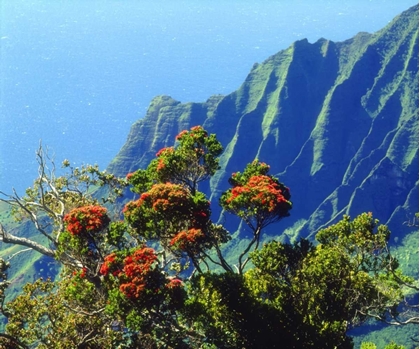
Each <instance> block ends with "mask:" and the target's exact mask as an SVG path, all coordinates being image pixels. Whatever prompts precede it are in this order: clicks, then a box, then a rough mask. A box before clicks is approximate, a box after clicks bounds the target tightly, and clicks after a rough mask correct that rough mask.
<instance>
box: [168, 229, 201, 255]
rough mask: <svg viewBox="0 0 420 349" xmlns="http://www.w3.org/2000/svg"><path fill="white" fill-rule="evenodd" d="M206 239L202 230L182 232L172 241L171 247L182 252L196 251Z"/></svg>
mask: <svg viewBox="0 0 420 349" xmlns="http://www.w3.org/2000/svg"><path fill="white" fill-rule="evenodd" d="M204 237H205V235H204V233H203V231H202V230H201V229H196V228H191V229H188V230H187V231H185V230H184V231H181V232H180V233H178V234H177V235H175V237H174V238H173V239H172V240H171V241H170V245H171V246H173V247H175V248H176V249H178V250H181V251H191V250H194V249H195V248H196V247H197V246H198V245H199V244H200V242H201V240H202V239H203V238H204Z"/></svg>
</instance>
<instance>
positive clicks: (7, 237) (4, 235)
mask: <svg viewBox="0 0 420 349" xmlns="http://www.w3.org/2000/svg"><path fill="white" fill-rule="evenodd" d="M0 241H3V242H4V243H6V244H16V245H21V246H26V247H29V248H31V249H33V250H35V251H37V252H39V253H41V254H43V255H45V256H48V257H52V258H55V252H54V251H53V250H52V249H49V248H46V247H45V246H43V245H41V244H39V243H37V242H35V241H32V240H29V239H26V238H22V237H18V236H15V235H12V234H10V233H8V232H7V231H6V230H5V229H4V227H3V225H2V224H1V223H0Z"/></svg>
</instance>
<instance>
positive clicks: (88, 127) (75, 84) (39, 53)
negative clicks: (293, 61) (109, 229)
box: [0, 0, 416, 192]
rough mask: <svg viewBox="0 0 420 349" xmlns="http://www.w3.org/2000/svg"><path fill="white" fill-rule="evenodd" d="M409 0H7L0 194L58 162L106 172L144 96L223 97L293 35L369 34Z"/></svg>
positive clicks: (2, 26)
mask: <svg viewBox="0 0 420 349" xmlns="http://www.w3.org/2000/svg"><path fill="white" fill-rule="evenodd" d="M415 4H416V1H414V0H399V1H395V0H370V1H367V0H352V1H350V0H349V1H345V2H343V1H338V0H335V1H334V0H318V1H313V0H259V1H257V0H254V1H251V0H248V1H246V0H243V1H235V0H224V1H222V0H201V1H193V0H189V1H176V0H167V1H164V0H156V1H153V2H152V1H142V0H137V1H134V0H125V1H124V0H119V1H118V0H101V1H99V0H89V1H87V0H49V1H48V0H44V1H40V0H37V1H33V0H2V2H1V3H0V16H1V17H0V130H1V131H0V132H1V133H0V190H1V191H5V192H11V189H12V187H14V188H15V189H16V190H17V191H18V192H23V190H24V189H25V188H26V187H28V186H30V185H31V183H32V180H33V179H34V178H35V177H36V173H37V169H36V167H37V166H36V162H35V151H36V149H37V148H38V146H39V143H40V141H42V144H43V145H44V146H47V147H48V148H50V154H55V159H56V162H57V164H59V163H61V161H62V160H63V159H69V160H71V162H72V163H74V164H76V165H81V164H83V163H97V164H99V165H100V166H101V168H105V167H106V166H107V164H108V163H109V162H110V160H111V159H112V158H113V157H114V156H115V155H116V154H117V152H118V150H119V149H120V148H121V146H122V145H123V144H124V142H125V140H126V136H127V134H128V132H129V128H130V126H131V125H132V124H133V123H134V122H135V121H136V120H138V119H139V118H141V117H143V116H144V114H145V112H146V109H147V106H148V104H149V102H150V100H151V99H152V98H153V97H154V96H156V95H160V94H167V95H170V96H172V97H173V98H175V99H178V100H180V101H182V102H188V101H194V102H201V101H204V100H206V99H207V98H208V97H209V96H211V95H213V94H228V93H230V92H232V91H234V90H236V89H237V88H238V87H239V86H240V84H241V83H242V82H243V81H244V79H245V77H246V75H247V74H248V72H249V71H250V69H251V67H252V65H253V64H254V63H255V62H262V61H264V60H265V59H267V58H268V57H269V56H270V55H272V54H274V53H276V52H278V51H280V50H282V49H285V48H287V47H288V46H289V45H290V44H291V43H292V42H294V41H296V40H300V39H303V38H307V39H308V40H309V41H310V42H314V41H316V40H318V39H319V38H321V37H324V38H327V39H330V40H334V41H343V40H346V39H348V38H351V37H352V36H354V35H355V34H356V33H358V32H360V31H366V32H375V31H377V30H379V29H381V28H382V27H384V26H385V25H386V24H387V23H388V22H389V21H391V20H392V19H393V18H394V17H395V16H396V15H398V14H399V13H401V12H402V11H404V10H406V9H408V8H409V7H410V6H413V5H415Z"/></svg>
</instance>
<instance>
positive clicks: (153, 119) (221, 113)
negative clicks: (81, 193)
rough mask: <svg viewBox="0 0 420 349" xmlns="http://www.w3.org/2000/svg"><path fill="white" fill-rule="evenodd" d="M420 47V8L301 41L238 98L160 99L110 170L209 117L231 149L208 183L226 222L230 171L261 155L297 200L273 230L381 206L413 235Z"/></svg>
mask: <svg viewBox="0 0 420 349" xmlns="http://www.w3.org/2000/svg"><path fill="white" fill-rule="evenodd" d="M418 51H419V47H418V6H414V7H412V8H410V9H409V10H407V11H405V12H404V13H402V14H401V15H400V16H398V17H396V18H395V19H394V20H393V21H392V22H391V23H390V24H389V25H388V26H386V27H385V28H384V29H382V30H381V31H379V32H377V33H374V34H368V33H359V34H358V35H356V36H355V37H353V38H352V39H349V40H347V41H344V42H337V43H335V42H332V41H329V40H326V39H320V40H318V41H317V42H315V43H313V44H311V43H309V42H308V41H307V40H306V39H304V40H300V41H297V42H295V43H293V44H292V45H291V46H290V47H289V48H288V49H286V50H283V51H280V52H278V53H277V54H275V55H273V56H271V57H269V58H268V59H267V60H266V61H264V62H263V63H261V64H254V66H253V67H252V69H251V71H250V73H249V74H248V76H247V78H246V79H245V81H244V83H243V84H242V85H241V86H240V87H239V89H238V90H237V91H234V92H232V93H231V94H229V95H227V96H220V95H219V96H212V97H210V98H209V99H208V100H207V101H205V102H203V103H180V102H179V101H176V100H174V99H172V98H171V97H169V96H158V97H156V98H154V99H153V100H152V101H151V103H150V106H149V109H148V111H147V113H146V115H145V117H144V118H142V119H140V120H138V121H137V122H136V123H135V124H134V125H133V126H132V128H131V131H130V133H129V136H128V139H127V142H126V144H125V145H124V146H123V148H122V149H121V151H120V152H119V154H118V155H117V156H116V157H115V159H114V160H113V161H112V162H111V164H110V165H109V167H108V170H109V171H110V172H112V173H115V174H117V175H120V176H124V175H125V174H127V173H129V172H132V171H134V170H136V169H138V168H145V167H146V166H147V164H148V163H149V161H150V160H151V159H153V158H154V157H155V153H156V152H157V151H158V150H159V149H161V148H163V147H166V146H171V145H174V139H175V136H176V134H178V133H179V132H180V131H182V130H183V129H189V128H190V127H192V126H195V125H203V126H204V127H205V128H206V129H207V130H208V131H209V132H211V133H216V135H217V137H218V139H219V140H220V141H221V143H222V144H223V146H224V147H225V150H224V153H223V154H222V156H221V170H220V171H219V172H218V173H217V174H216V175H215V176H214V177H213V178H212V180H211V181H210V183H209V184H206V185H203V186H202V187H201V188H200V189H201V190H202V191H204V192H206V193H207V194H208V195H209V196H210V197H211V200H212V203H213V205H212V207H214V208H213V214H214V216H215V217H219V220H223V219H224V217H223V213H222V212H220V210H218V208H217V207H218V205H217V200H218V198H219V196H220V193H221V192H222V191H224V190H225V189H226V188H227V187H228V182H227V179H228V178H229V176H230V175H231V173H232V172H236V171H237V170H240V169H242V168H244V166H245V165H246V164H247V163H249V162H251V161H252V160H253V159H255V158H258V159H260V160H261V161H264V162H267V163H269V164H270V165H271V173H273V174H276V175H278V177H279V178H280V180H281V181H282V182H284V183H285V184H286V185H287V186H289V187H290V188H291V193H292V200H293V203H294V208H293V210H292V215H291V217H289V218H288V219H287V220H284V222H282V223H280V225H277V227H273V229H276V231H274V230H272V231H268V232H267V233H269V234H270V235H274V234H275V235H279V233H278V232H279V231H282V230H284V229H286V228H290V227H293V226H294V229H293V230H294V231H293V232H292V233H290V235H288V236H287V238H290V239H292V240H293V239H295V238H296V237H297V236H298V235H300V236H311V235H313V234H314V233H315V232H316V231H317V230H318V229H319V228H320V227H323V226H325V225H328V224H331V223H332V222H334V221H336V220H337V219H340V218H341V217H342V215H343V214H345V213H346V214H350V215H351V216H355V215H356V214H358V213H360V212H363V211H371V212H373V214H374V216H375V217H377V218H378V219H380V221H381V222H382V223H386V224H388V225H389V226H390V227H391V230H392V231H393V233H394V236H397V237H398V238H402V237H404V236H405V235H406V234H407V233H409V232H410V229H409V228H408V227H405V226H403V224H402V223H403V222H404V221H407V219H409V218H410V217H413V215H414V213H415V212H417V211H418V195H417V193H418V79H419V74H418ZM229 228H230V230H231V231H236V230H238V229H240V227H238V226H237V224H236V223H232V224H231V225H230V226H229ZM289 231H290V229H289ZM283 238H286V236H283Z"/></svg>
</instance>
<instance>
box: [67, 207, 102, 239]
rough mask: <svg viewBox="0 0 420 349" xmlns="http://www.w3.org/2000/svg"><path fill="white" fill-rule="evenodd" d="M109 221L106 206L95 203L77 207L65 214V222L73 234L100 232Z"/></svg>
mask: <svg viewBox="0 0 420 349" xmlns="http://www.w3.org/2000/svg"><path fill="white" fill-rule="evenodd" d="M109 222H110V219H109V217H108V215H107V210H106V208H105V207H102V206H95V205H90V206H83V207H78V208H75V209H73V210H71V211H70V212H69V213H68V214H66V215H65V216H64V223H65V224H66V228H67V231H68V232H69V233H70V234H71V235H81V234H86V233H98V232H100V231H101V230H103V229H104V228H106V227H107V226H108V224H109Z"/></svg>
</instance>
